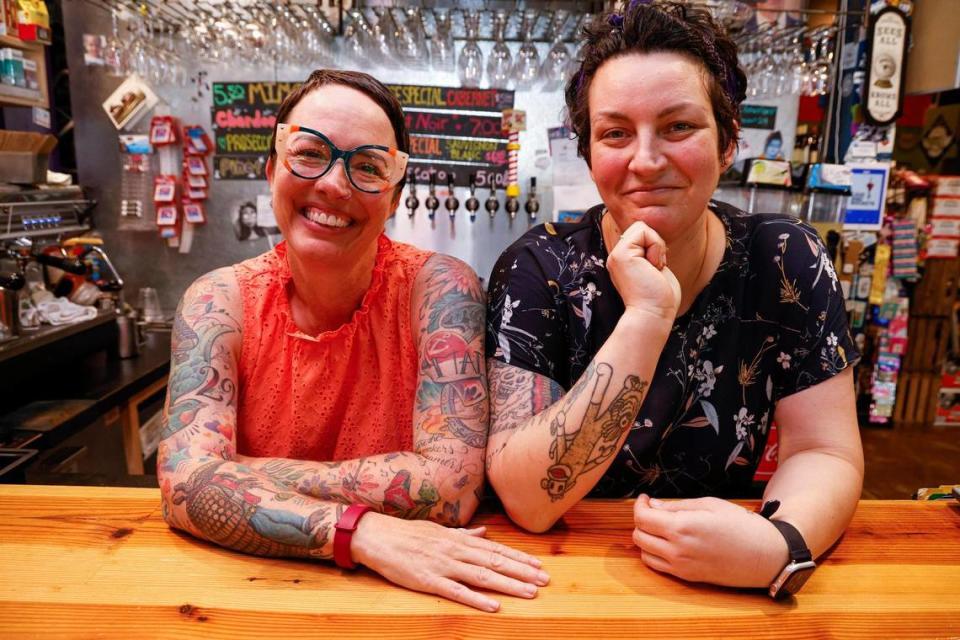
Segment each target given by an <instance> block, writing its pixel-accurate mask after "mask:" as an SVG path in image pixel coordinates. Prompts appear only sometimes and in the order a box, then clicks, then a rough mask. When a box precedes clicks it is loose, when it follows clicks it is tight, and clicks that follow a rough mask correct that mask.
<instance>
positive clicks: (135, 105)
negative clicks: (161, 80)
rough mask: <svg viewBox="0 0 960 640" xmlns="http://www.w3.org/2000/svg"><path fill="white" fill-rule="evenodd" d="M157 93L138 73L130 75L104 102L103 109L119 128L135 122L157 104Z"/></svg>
mask: <svg viewBox="0 0 960 640" xmlns="http://www.w3.org/2000/svg"><path fill="white" fill-rule="evenodd" d="M157 101H158V98H157V95H156V94H155V93H154V92H153V90H151V89H150V87H149V86H147V83H145V82H144V81H143V80H141V79H140V77H139V76H137V75H136V74H134V75H132V76H130V77H129V78H127V79H126V80H124V81H123V83H122V84H121V85H120V86H119V87H117V88H116V90H115V91H114V92H113V93H111V94H110V97H109V98H107V99H106V100H105V101H104V102H103V110H104V111H105V112H106V113H107V117H108V118H110V122H112V123H113V126H114V127H116V128H117V129H123V128H124V127H126V126H128V125H132V124H135V123H136V122H137V121H138V120H140V118H142V117H143V116H144V114H146V113H147V112H148V111H150V109H153V107H154V106H155V105H156V104H157Z"/></svg>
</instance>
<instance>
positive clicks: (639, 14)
mask: <svg viewBox="0 0 960 640" xmlns="http://www.w3.org/2000/svg"><path fill="white" fill-rule="evenodd" d="M583 35H584V46H583V49H582V52H583V53H582V56H583V58H582V60H581V61H580V69H579V71H578V73H576V74H575V75H574V76H573V77H572V78H571V79H570V81H569V82H568V83H567V87H566V91H565V93H566V102H567V115H568V119H569V125H570V128H571V129H572V130H573V132H574V134H576V136H577V149H578V150H579V152H580V155H581V156H583V158H584V159H585V160H586V161H587V164H588V165H589V164H590V102H589V92H590V83H591V82H592V81H593V77H594V76H595V75H596V73H597V71H598V70H599V69H600V67H601V66H603V63H605V62H606V61H607V60H610V59H612V58H616V57H619V56H624V55H627V54H631V53H657V52H672V53H678V54H680V55H684V56H687V57H688V58H691V59H693V60H695V61H697V62H699V63H700V64H701V65H702V66H703V68H704V69H705V70H706V72H707V92H708V95H709V96H710V103H711V106H712V107H713V117H714V119H715V120H716V122H717V132H718V138H719V145H718V146H719V153H720V157H721V159H722V158H723V156H724V154H725V153H726V152H727V150H729V148H730V145H731V144H736V142H737V130H738V127H739V124H740V103H741V102H743V100H744V98H746V87H747V78H746V75H745V74H744V73H743V69H741V68H740V66H739V64H738V62H737V45H736V44H735V43H734V42H733V39H731V38H730V36H729V35H728V34H727V32H726V30H725V29H724V28H723V27H722V26H721V25H719V24H717V23H716V22H715V21H714V20H713V18H712V17H711V16H710V14H709V12H708V11H707V10H706V9H703V8H699V7H692V6H686V5H683V4H680V3H677V2H661V3H657V4H651V3H650V1H649V0H646V1H644V0H633V1H632V2H630V3H629V4H628V5H627V7H626V8H625V9H624V10H623V12H622V13H612V14H609V15H608V16H606V19H601V20H595V21H593V22H592V23H591V24H589V25H588V26H586V27H585V28H584V34H583Z"/></svg>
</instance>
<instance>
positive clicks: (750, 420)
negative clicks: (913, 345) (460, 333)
mask: <svg viewBox="0 0 960 640" xmlns="http://www.w3.org/2000/svg"><path fill="white" fill-rule="evenodd" d="M744 89H745V77H744V74H743V72H742V70H740V69H739V67H738V64H737V52H736V45H735V44H734V42H733V41H732V40H731V39H730V37H729V36H728V35H727V34H726V33H725V32H724V30H723V29H722V27H720V26H719V25H718V24H717V23H715V22H714V21H713V20H712V19H711V17H710V15H709V13H707V11H706V10H705V9H703V8H697V7H694V6H690V5H686V4H681V3H670V2H664V3H650V2H649V1H648V2H643V1H638V0H634V1H633V2H630V3H629V4H628V5H627V6H626V8H625V9H624V10H622V11H619V12H615V13H612V14H610V15H608V16H606V18H605V19H604V20H603V21H598V22H595V23H593V24H592V25H591V26H590V27H589V28H588V29H587V34H586V41H585V43H584V45H583V48H582V49H581V65H580V68H579V70H578V72H577V73H576V74H575V75H574V76H573V77H572V78H571V80H570V81H569V84H568V85H567V88H566V99H567V109H568V111H569V117H570V122H571V128H572V130H573V131H574V133H575V134H576V136H577V139H578V147H579V150H580V153H581V155H582V156H583V157H584V159H585V160H586V162H587V164H588V166H589V168H590V172H591V175H592V177H593V180H594V182H595V183H596V185H597V189H598V191H599V193H600V196H601V198H602V201H603V202H602V204H600V205H598V206H597V207H595V208H593V209H591V210H590V211H589V212H587V214H586V216H585V218H584V220H583V221H582V222H579V223H576V224H548V225H545V226H541V227H537V228H534V229H531V230H530V231H529V232H528V233H527V234H526V235H525V236H523V237H522V238H520V240H518V241H517V242H516V243H514V244H513V245H512V246H511V247H510V248H509V249H507V251H506V252H505V253H504V254H503V256H501V258H500V260H499V261H498V263H497V264H496V266H495V267H494V269H493V274H492V276H491V278H490V289H489V309H488V314H487V317H488V319H489V320H488V333H487V343H486V352H487V355H488V357H489V360H488V370H489V375H490V398H491V429H490V433H491V436H490V442H489V446H488V449H487V465H488V466H487V473H488V477H489V479H490V483H491V484H492V486H493V487H494V489H495V490H496V491H497V494H498V495H499V497H500V498H501V500H502V501H503V504H504V507H505V508H506V510H507V513H508V514H509V515H510V516H511V517H512V518H513V520H514V521H515V522H517V523H518V524H520V525H521V526H523V527H525V528H527V529H530V530H533V531H543V530H546V529H548V528H550V527H551V526H552V525H553V524H554V523H555V522H557V520H559V519H560V518H561V517H562V516H563V515H564V513H565V512H566V511H567V510H568V509H570V508H571V507H572V506H573V505H575V504H576V503H577V502H578V501H579V500H581V499H583V498H584V497H587V496H591V497H607V498H627V497H630V498H636V500H635V502H634V505H635V509H634V522H635V530H634V533H633V539H632V542H633V543H634V544H635V545H636V547H637V550H638V555H639V557H640V558H641V559H642V560H643V562H645V563H646V564H647V565H648V566H650V567H651V568H653V569H655V570H657V571H662V572H666V573H670V574H673V575H675V576H678V577H680V578H684V579H687V580H691V581H697V582H711V583H717V584H722V585H728V586H737V587H763V588H767V589H768V590H769V592H770V593H771V595H774V596H775V597H784V596H785V595H789V594H790V593H793V592H795V591H796V590H797V589H799V587H800V585H802V584H803V581H804V580H805V579H806V578H807V577H808V576H809V575H810V572H811V571H812V569H813V562H812V560H813V558H814V557H816V556H817V555H819V554H821V553H823V552H824V551H825V550H827V549H828V548H829V547H830V545H832V544H833V543H834V541H836V540H837V538H838V537H839V536H840V534H841V533H842V532H843V530H844V528H845V527H846V525H847V523H848V522H849V521H850V518H851V517H852V515H853V511H854V509H855V508H856V505H857V500H858V498H859V496H860V487H861V483H862V480H863V453H862V450H861V446H860V438H859V432H858V429H857V417H856V410H855V403H854V388H853V374H852V365H853V364H854V363H855V362H856V360H857V358H858V353H857V349H856V347H855V346H854V343H853V341H852V340H851V339H850V336H849V332H848V331H847V318H846V311H845V307H844V295H843V292H842V289H841V288H840V286H839V283H838V281H837V277H836V274H835V273H834V271H833V266H832V262H831V260H830V258H829V254H828V253H827V251H826V250H825V248H824V247H823V245H822V243H821V242H820V240H819V239H818V238H817V235H816V233H815V232H814V230H813V229H812V228H810V227H808V226H807V225H804V224H802V223H801V222H799V221H798V220H796V219H795V218H791V217H789V216H785V215H776V214H774V215H759V214H758V215H752V214H747V213H745V212H743V211H740V210H738V209H736V208H734V207H731V206H729V205H726V204H723V203H721V202H716V201H713V200H712V199H711V196H712V194H713V192H714V190H715V189H716V187H717V183H718V180H719V176H720V174H721V172H722V171H723V170H724V169H725V168H726V167H728V166H729V165H730V163H731V162H732V159H733V156H734V154H735V151H736V147H737V144H736V140H737V133H738V129H739V106H740V103H741V102H742V101H743V99H744V96H745V91H744ZM774 421H776V424H777V426H778V428H779V431H778V434H779V467H778V469H777V471H776V473H775V474H774V476H773V477H772V479H771V480H770V482H769V483H768V484H767V486H766V489H765V493H764V498H765V499H766V501H767V506H766V507H765V509H764V510H763V511H762V512H761V513H753V512H750V511H747V510H746V509H743V508H741V507H739V506H737V505H735V504H733V503H731V502H728V501H727V500H725V498H733V497H751V495H752V494H753V490H754V489H753V487H752V478H753V476H754V472H755V470H756V468H757V465H758V463H759V461H760V459H761V457H762V455H763V452H764V448H765V444H766V442H767V438H768V435H769V432H770V425H771V424H772V423H773V422H774ZM662 498H679V500H671V501H665V500H662ZM627 542H629V541H627Z"/></svg>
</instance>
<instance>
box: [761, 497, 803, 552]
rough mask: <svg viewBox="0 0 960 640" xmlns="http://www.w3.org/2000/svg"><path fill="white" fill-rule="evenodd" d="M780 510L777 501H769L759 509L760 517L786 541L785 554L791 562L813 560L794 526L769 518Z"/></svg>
mask: <svg viewBox="0 0 960 640" xmlns="http://www.w3.org/2000/svg"><path fill="white" fill-rule="evenodd" d="M779 508H780V501H779V500H769V501H767V502H764V503H763V506H762V507H760V515H761V516H763V517H764V518H766V519H767V520H770V524H772V525H773V526H775V527H776V528H777V531H779V532H780V535H782V536H783V537H784V539H785V540H786V541H787V552H788V553H789V554H790V560H791V561H793V562H810V561H812V560H813V554H812V553H810V549H808V548H807V542H806V540H804V539H803V536H802V535H801V534H800V532H799V531H798V530H797V528H796V527H795V526H793V525H792V524H790V523H789V522H784V521H783V520H773V519H772V518H771V517H770V516H772V515H773V514H774V513H776V512H777V509H779Z"/></svg>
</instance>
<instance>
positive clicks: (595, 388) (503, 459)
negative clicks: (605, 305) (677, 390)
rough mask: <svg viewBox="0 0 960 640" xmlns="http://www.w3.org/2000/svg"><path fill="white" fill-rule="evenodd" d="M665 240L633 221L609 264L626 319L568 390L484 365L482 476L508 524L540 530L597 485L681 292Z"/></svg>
mask: <svg viewBox="0 0 960 640" xmlns="http://www.w3.org/2000/svg"><path fill="white" fill-rule="evenodd" d="M662 251H664V247H663V241H662V240H661V239H660V238H659V236H657V235H656V233H655V232H653V231H652V230H651V229H650V228H649V227H647V226H646V225H644V224H643V223H641V222H637V223H634V224H633V226H631V227H630V228H629V229H628V230H627V232H626V233H624V234H623V236H622V238H621V239H620V242H619V243H618V244H617V245H616V247H615V248H614V250H613V251H612V252H611V253H610V258H609V260H608V262H607V266H608V268H609V269H610V274H611V277H612V278H613V280H614V284H615V285H616V287H617V290H618V292H619V293H620V295H621V297H622V298H623V300H624V303H625V309H626V310H625V312H624V314H623V316H621V318H620V320H619V321H618V323H617V326H616V328H615V329H614V330H613V333H611V335H610V337H609V338H607V341H606V343H605V344H604V345H603V347H601V349H600V350H599V351H598V352H597V353H596V355H595V356H594V359H593V361H592V362H591V363H590V365H589V366H588V367H587V370H586V371H585V372H584V373H583V375H582V376H581V377H580V379H579V380H577V382H576V383H575V384H574V385H573V387H572V388H571V389H570V390H569V391H568V392H567V393H566V394H563V391H562V388H561V387H560V385H559V384H557V383H556V382H555V381H553V380H550V379H549V378H546V377H544V376H542V375H539V374H536V373H532V372H529V371H525V370H523V369H520V368H518V367H515V366H512V365H509V364H504V363H502V362H499V361H496V360H493V359H491V360H489V362H488V365H489V370H490V393H491V402H490V404H491V429H490V444H489V448H488V451H487V457H486V463H487V475H488V477H489V478H490V483H491V484H492V485H493V487H494V489H496V491H497V495H499V496H500V499H501V500H502V501H503V505H504V508H505V509H506V511H507V513H508V514H509V515H510V517H511V518H512V519H513V520H514V522H516V523H517V524H519V525H520V526H522V527H524V528H525V529H529V530H531V531H538V532H539V531H545V530H547V529H549V528H550V527H551V526H553V524H554V523H555V522H556V521H557V520H558V519H559V518H560V517H561V516H562V515H563V514H564V513H565V512H566V511H567V510H568V509H569V508H570V507H572V506H573V505H575V504H576V503H577V502H578V501H579V500H580V499H581V498H583V497H584V496H585V495H586V494H587V493H588V492H589V491H590V490H591V489H592V488H593V487H594V485H595V484H596V483H597V482H598V481H599V480H600V478H601V477H603V474H604V473H605V472H606V470H607V468H608V467H609V466H610V463H611V462H612V461H613V458H614V456H615V455H616V453H617V452H618V451H619V450H620V448H621V447H622V446H623V443H624V441H625V440H626V437H627V433H628V432H629V430H630V427H631V426H632V425H633V421H634V419H635V418H636V416H637V412H638V411H639V410H640V405H641V404H642V402H643V400H644V398H645V394H646V390H647V386H648V385H649V382H650V380H651V379H652V377H653V374H654V371H655V370H656V366H657V361H658V359H659V358H660V352H661V351H662V349H663V346H664V345H665V344H666V340H667V337H668V335H669V332H670V328H671V326H672V324H673V319H674V316H675V314H676V309H677V306H676V305H677V303H678V302H679V298H680V296H679V293H680V292H679V285H678V284H677V281H676V278H674V277H673V274H672V273H670V271H669V270H668V269H666V267H665V266H664V261H663V260H662V256H663V253H662Z"/></svg>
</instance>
